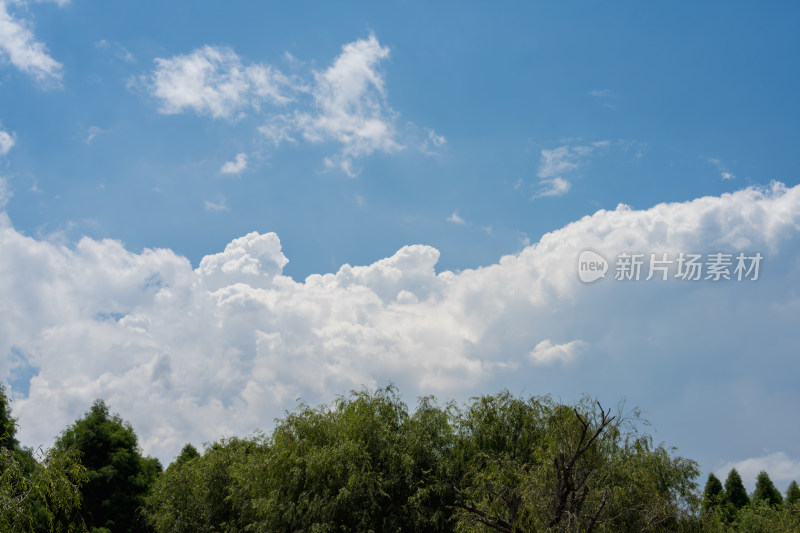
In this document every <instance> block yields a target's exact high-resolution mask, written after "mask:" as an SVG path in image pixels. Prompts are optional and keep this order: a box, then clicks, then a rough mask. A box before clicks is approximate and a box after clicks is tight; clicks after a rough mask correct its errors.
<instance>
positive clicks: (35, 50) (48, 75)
mask: <svg viewBox="0 0 800 533" xmlns="http://www.w3.org/2000/svg"><path fill="white" fill-rule="evenodd" d="M19 3H22V4H24V3H26V2H19ZM58 3H59V4H60V5H63V4H65V3H66V2H58ZM10 4H11V3H10V2H7V1H6V0H0V55H2V56H5V57H6V58H7V59H8V61H9V62H11V64H12V65H14V66H15V67H17V68H18V69H19V70H21V71H22V72H25V73H26V74H29V75H30V76H33V77H34V78H35V79H36V80H37V81H39V82H40V83H42V84H45V85H46V84H55V85H58V84H59V83H60V81H61V73H62V65H61V63H59V62H58V61H56V60H55V59H53V58H52V57H50V55H49V53H48V51H47V47H46V46H45V45H44V43H42V42H39V41H37V40H36V36H35V35H34V33H33V31H32V30H31V26H32V24H31V22H30V21H25V20H20V19H17V18H15V17H14V16H13V15H11V13H9V10H8V7H9V5H10Z"/></svg>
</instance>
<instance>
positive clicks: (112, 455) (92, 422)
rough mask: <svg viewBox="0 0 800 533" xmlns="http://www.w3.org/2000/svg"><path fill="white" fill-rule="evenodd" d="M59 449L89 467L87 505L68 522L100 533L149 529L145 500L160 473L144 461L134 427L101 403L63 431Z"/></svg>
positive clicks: (84, 489) (154, 463)
mask: <svg viewBox="0 0 800 533" xmlns="http://www.w3.org/2000/svg"><path fill="white" fill-rule="evenodd" d="M56 449H58V450H62V451H65V450H77V451H78V452H79V453H80V460H81V463H82V464H83V465H84V466H85V467H86V469H87V473H88V482H87V483H86V484H85V485H84V486H83V487H82V490H81V493H82V497H83V503H82V505H81V507H80V509H79V510H77V512H75V513H73V514H72V515H71V516H68V517H64V520H65V521H66V522H69V523H72V524H76V523H80V522H84V523H85V524H86V525H87V526H88V527H89V528H90V529H93V530H95V531H106V530H108V531H114V532H115V533H116V532H141V531H146V530H147V529H146V526H145V522H144V520H143V519H142V517H141V516H140V508H141V507H142V505H143V504H144V496H145V494H146V493H147V491H148V489H149V487H150V485H152V483H153V482H154V480H155V478H156V476H157V475H158V474H159V472H160V471H161V465H160V463H159V462H158V460H157V459H153V458H150V457H142V454H141V452H140V451H139V447H138V439H137V437H136V434H135V433H134V431H133V428H132V427H131V425H130V424H129V423H127V422H125V421H124V420H122V418H120V416H119V415H117V414H114V415H112V414H110V413H109V410H108V407H107V406H106V404H105V403H104V402H103V401H102V400H97V401H95V402H94V404H93V405H92V407H91V408H90V409H89V411H88V412H87V413H86V414H85V415H84V417H83V418H80V419H78V420H77V421H76V422H75V423H74V424H73V425H72V426H70V427H68V428H67V429H65V430H64V432H63V433H62V434H61V436H60V437H59V438H58V439H57V441H56Z"/></svg>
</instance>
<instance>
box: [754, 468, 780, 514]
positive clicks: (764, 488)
mask: <svg viewBox="0 0 800 533" xmlns="http://www.w3.org/2000/svg"><path fill="white" fill-rule="evenodd" d="M753 500H764V501H765V502H767V503H769V504H770V505H774V506H778V505H781V504H782V503H783V496H781V492H780V491H779V490H778V489H777V488H775V485H774V484H773V483H772V480H771V479H770V477H769V474H767V473H766V472H765V471H763V470H762V471H761V472H760V473H759V474H758V478H757V479H756V490H755V492H753Z"/></svg>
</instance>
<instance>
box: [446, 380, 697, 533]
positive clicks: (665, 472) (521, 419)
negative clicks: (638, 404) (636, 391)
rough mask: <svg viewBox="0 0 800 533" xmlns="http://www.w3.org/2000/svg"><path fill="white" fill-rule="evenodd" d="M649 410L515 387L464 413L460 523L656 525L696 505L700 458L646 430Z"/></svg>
mask: <svg viewBox="0 0 800 533" xmlns="http://www.w3.org/2000/svg"><path fill="white" fill-rule="evenodd" d="M641 422H642V421H641V419H640V417H639V413H638V412H637V411H634V412H633V413H631V414H630V415H627V416H623V415H622V414H621V413H617V414H613V415H612V414H611V411H610V410H605V409H603V408H602V407H601V405H600V404H599V403H597V402H594V401H591V400H590V399H588V398H586V399H584V400H582V401H581V402H579V403H578V404H577V405H573V406H570V405H563V404H558V403H555V402H553V401H552V399H550V398H549V397H531V398H529V399H527V400H525V399H520V398H515V397H513V396H512V395H511V394H509V393H508V392H503V393H500V394H497V395H494V396H484V397H481V398H476V399H474V400H473V402H472V403H471V404H470V405H469V406H467V408H466V409H464V410H462V411H460V412H459V413H458V416H457V421H456V426H457V444H456V446H457V449H456V457H457V460H458V461H461V462H462V464H463V467H462V472H463V473H462V475H461V478H460V479H459V480H458V500H457V501H456V503H455V505H456V507H457V508H458V509H459V512H458V514H457V520H458V524H457V525H458V529H459V530H460V531H473V530H476V531H477V530H483V529H485V528H486V527H488V528H490V529H494V530H496V531H507V532H512V531H591V530H593V529H601V528H606V529H607V530H609V531H612V530H613V531H633V530H637V531H655V530H658V529H659V528H667V527H672V526H674V525H676V524H677V523H678V521H679V520H681V519H682V518H683V517H685V516H687V515H688V512H689V511H690V510H691V509H693V507H694V505H695V499H694V491H695V489H696V484H695V483H694V481H693V479H694V478H695V477H696V476H697V473H698V472H697V466H696V464H695V463H694V462H693V461H689V460H686V459H683V458H680V457H675V456H673V455H672V451H671V450H668V449H666V448H664V447H663V446H653V444H652V441H651V440H650V438H649V437H647V436H642V435H638V434H637V426H638V425H639V424H640V423H641Z"/></svg>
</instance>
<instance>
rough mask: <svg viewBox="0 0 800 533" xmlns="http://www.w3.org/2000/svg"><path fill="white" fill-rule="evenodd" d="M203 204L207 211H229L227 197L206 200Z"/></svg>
mask: <svg viewBox="0 0 800 533" xmlns="http://www.w3.org/2000/svg"><path fill="white" fill-rule="evenodd" d="M203 206H204V207H205V208H206V211H229V209H228V206H227V204H226V203H225V198H220V199H219V200H217V201H216V202H212V201H211V200H206V201H205V202H203Z"/></svg>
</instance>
